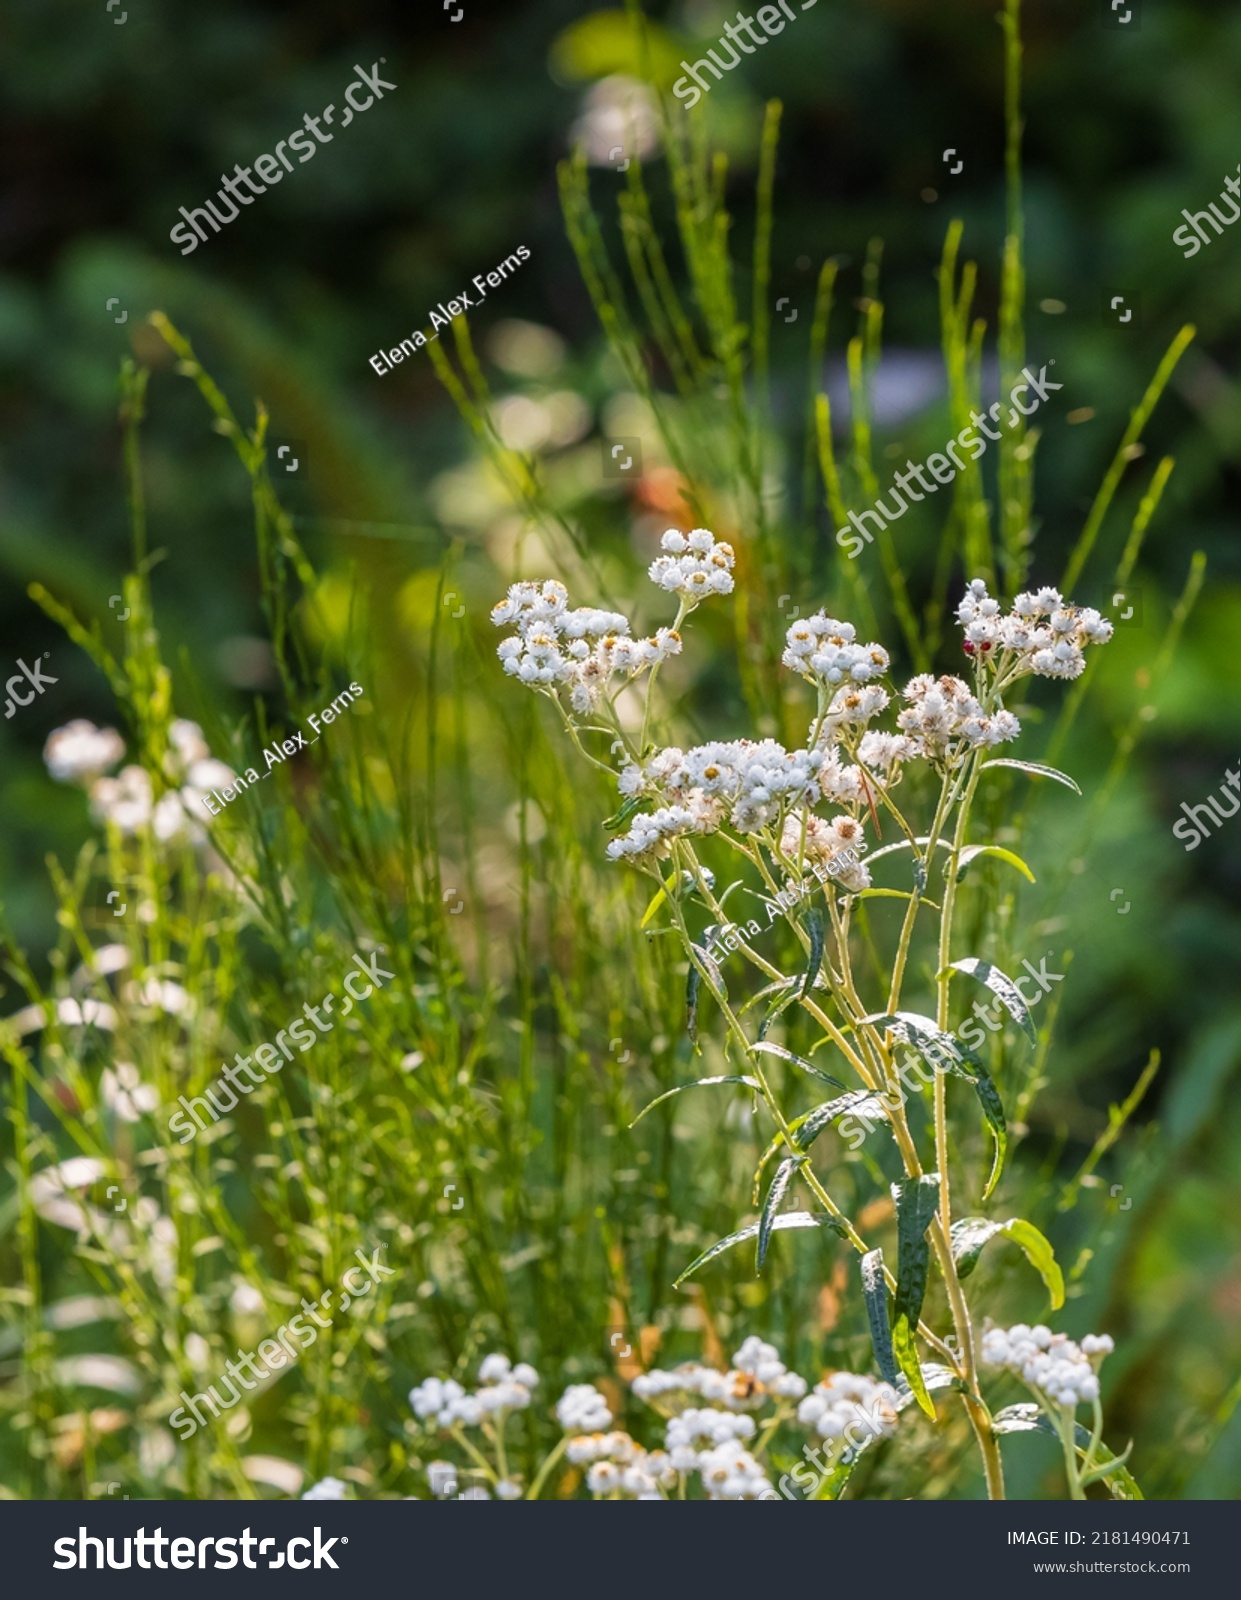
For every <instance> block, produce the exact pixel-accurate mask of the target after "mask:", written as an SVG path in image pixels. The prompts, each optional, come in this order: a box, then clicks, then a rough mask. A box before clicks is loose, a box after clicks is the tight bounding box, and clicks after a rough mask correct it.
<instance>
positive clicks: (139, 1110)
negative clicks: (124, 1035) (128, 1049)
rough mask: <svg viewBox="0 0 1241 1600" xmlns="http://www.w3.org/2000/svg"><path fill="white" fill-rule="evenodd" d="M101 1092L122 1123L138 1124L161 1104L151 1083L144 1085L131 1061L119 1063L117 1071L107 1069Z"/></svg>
mask: <svg viewBox="0 0 1241 1600" xmlns="http://www.w3.org/2000/svg"><path fill="white" fill-rule="evenodd" d="M99 1090H100V1093H101V1094H102V1095H103V1100H104V1104H105V1105H106V1106H107V1107H108V1109H109V1110H110V1111H112V1112H113V1113H114V1114H115V1115H116V1116H117V1117H119V1118H120V1120H121V1121H122V1122H137V1121H139V1120H140V1119H141V1118H142V1117H144V1116H150V1114H151V1112H152V1111H154V1110H155V1108H156V1106H157V1105H158V1104H159V1096H158V1095H157V1094H156V1092H155V1090H154V1089H153V1088H152V1087H151V1085H150V1084H149V1083H143V1081H142V1079H141V1078H140V1077H139V1075H138V1069H137V1067H135V1066H134V1064H133V1063H132V1062H131V1061H118V1062H117V1064H116V1069H115V1071H114V1070H113V1069H112V1068H111V1067H105V1068H104V1069H103V1075H102V1077H101V1078H100V1080H99Z"/></svg>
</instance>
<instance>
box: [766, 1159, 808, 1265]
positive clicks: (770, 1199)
mask: <svg viewBox="0 0 1241 1600" xmlns="http://www.w3.org/2000/svg"><path fill="white" fill-rule="evenodd" d="M805 1160H806V1158H805V1156H786V1157H785V1159H784V1160H783V1161H782V1162H781V1163H780V1165H779V1166H778V1167H777V1168H776V1175H775V1177H774V1178H773V1179H772V1180H771V1187H770V1188H769V1189H768V1191H767V1198H766V1200H764V1201H763V1210H762V1215H761V1216H760V1217H759V1219H758V1250H757V1253H756V1256H755V1265H754V1270H755V1272H756V1273H757V1272H761V1271H762V1270H763V1262H764V1261H765V1260H766V1259H767V1246H768V1245H769V1244H770V1243H771V1230H772V1225H773V1224H774V1223H775V1222H776V1221H777V1220H778V1214H779V1210H780V1202H781V1201H782V1200H783V1199H784V1197H785V1195H786V1194H787V1193H788V1187H789V1184H790V1183H792V1181H793V1179H794V1177H795V1176H796V1175H797V1169H798V1167H800V1166H803V1165H804V1163H805Z"/></svg>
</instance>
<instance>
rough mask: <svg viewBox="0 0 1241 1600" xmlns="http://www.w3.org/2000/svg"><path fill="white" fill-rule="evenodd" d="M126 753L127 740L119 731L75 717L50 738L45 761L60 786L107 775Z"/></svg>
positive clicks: (52, 733)
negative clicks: (98, 726) (99, 726)
mask: <svg viewBox="0 0 1241 1600" xmlns="http://www.w3.org/2000/svg"><path fill="white" fill-rule="evenodd" d="M124 754H125V741H124V740H123V739H122V738H121V736H120V734H119V733H117V731H116V729H115V728H97V727H96V726H95V724H94V723H93V722H88V721H87V720H86V718H85V717H75V718H74V720H73V721H72V722H67V723H66V724H65V726H64V727H63V728H56V729H54V730H53V731H52V732H51V733H49V734H48V736H47V743H46V744H45V745H44V746H43V760H44V761H45V763H46V764H47V770H48V771H49V772H50V773H51V775H52V777H53V778H55V779H56V781H57V783H82V782H84V781H85V780H87V779H90V778H98V777H100V776H101V775H102V774H103V773H105V772H107V771H108V769H109V768H110V767H114V766H115V765H116V763H117V762H118V761H119V760H120V759H121V757H122V756H123V755H124Z"/></svg>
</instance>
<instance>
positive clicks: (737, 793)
mask: <svg viewBox="0 0 1241 1600" xmlns="http://www.w3.org/2000/svg"><path fill="white" fill-rule="evenodd" d="M825 754H826V752H825V750H824V749H823V748H822V747H819V748H818V749H815V750H786V749H785V748H784V746H783V745H782V744H777V743H776V741H775V740H774V739H760V740H758V741H757V742H756V741H754V740H751V739H734V740H732V741H730V742H723V741H720V740H713V741H712V742H711V743H710V744H702V745H697V746H695V748H694V749H692V750H679V749H677V747H676V746H675V745H669V746H668V748H667V749H664V750H660V751H658V752H657V753H656V754H655V755H654V756H652V757H651V759H650V760H649V761H647V762H646V763H645V765H643V766H639V765H638V763H637V762H630V764H629V765H628V766H627V767H626V768H625V769H624V771H623V772H622V773H621V775H620V791H621V794H622V795H624V796H626V797H628V796H631V795H635V794H648V793H649V794H653V795H656V796H658V797H660V798H663V799H665V800H669V801H671V802H672V803H671V804H670V805H667V806H663V807H661V808H660V809H659V810H657V811H654V812H650V813H646V814H644V815H642V816H640V817H636V818H635V819H634V821H633V823H632V824H631V825H630V829H629V832H628V833H627V834H624V835H622V836H621V837H620V838H619V839H613V840H612V842H611V843H610V844H609V845H608V847H607V852H608V855H609V856H611V858H612V859H613V860H614V861H616V860H621V859H625V858H629V859H632V858H634V857H649V856H651V855H666V854H667V853H668V843H669V841H670V840H671V839H674V838H679V837H681V836H682V835H684V834H688V833H713V832H714V831H715V830H716V829H717V828H718V827H719V826H720V824H721V823H722V822H723V821H725V819H727V821H728V822H729V823H731V825H732V826H733V827H734V828H736V830H737V831H738V833H756V832H758V830H759V829H760V828H765V827H767V826H769V825H770V824H771V823H773V822H775V821H776V820H777V819H778V818H779V816H780V813H781V811H782V810H783V809H784V808H785V807H787V806H789V805H794V804H797V803H799V802H804V801H809V802H811V803H813V802H814V801H815V800H817V799H818V798H819V795H820V790H819V787H818V784H817V781H816V779H817V777H818V772H819V769H820V767H821V766H822V764H823V760H824V756H825Z"/></svg>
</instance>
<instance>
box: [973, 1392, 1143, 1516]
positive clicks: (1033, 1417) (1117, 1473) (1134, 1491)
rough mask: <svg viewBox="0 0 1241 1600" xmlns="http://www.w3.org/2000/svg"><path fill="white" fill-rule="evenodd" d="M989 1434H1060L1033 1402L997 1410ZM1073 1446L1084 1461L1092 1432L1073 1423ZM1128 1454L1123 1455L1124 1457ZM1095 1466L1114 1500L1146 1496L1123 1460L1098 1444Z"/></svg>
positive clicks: (1054, 1437) (1057, 1436)
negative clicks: (1102, 1469) (1119, 1491)
mask: <svg viewBox="0 0 1241 1600" xmlns="http://www.w3.org/2000/svg"><path fill="white" fill-rule="evenodd" d="M991 1431H992V1433H995V1434H999V1435H1001V1436H1002V1435H1004V1434H1006V1433H1045V1434H1046V1435H1047V1436H1048V1438H1051V1439H1055V1440H1056V1441H1057V1443H1059V1442H1060V1434H1059V1432H1058V1431H1057V1429H1056V1425H1055V1423H1054V1422H1052V1420H1051V1418H1050V1417H1048V1416H1045V1415H1044V1413H1043V1411H1042V1408H1041V1407H1040V1406H1037V1405H1035V1404H1034V1402H1033V1401H1030V1400H1025V1401H1022V1402H1021V1403H1020V1404H1019V1405H1015V1406H1005V1407H1004V1409H1003V1411H997V1412H996V1414H995V1415H994V1416H993V1417H992V1419H991ZM1073 1431H1074V1439H1073V1442H1074V1447H1075V1449H1076V1450H1077V1453H1078V1455H1079V1456H1080V1457H1081V1459H1082V1460H1083V1461H1084V1460H1085V1459H1086V1452H1087V1450H1088V1449H1089V1447H1090V1440H1091V1437H1092V1435H1091V1432H1090V1430H1089V1428H1083V1427H1082V1425H1081V1423H1080V1422H1075V1423H1074V1424H1073ZM1127 1453H1128V1452H1126V1454H1127ZM1094 1465H1095V1467H1096V1468H1098V1467H1104V1468H1106V1469H1107V1470H1106V1471H1105V1472H1104V1473H1102V1474H1101V1477H1102V1481H1103V1482H1104V1483H1106V1484H1107V1486H1108V1489H1109V1491H1110V1492H1111V1496H1112V1499H1113V1500H1144V1499H1145V1498H1146V1496H1145V1495H1144V1494H1143V1493H1142V1491H1141V1489H1140V1488H1139V1487H1138V1482H1137V1479H1136V1478H1135V1477H1134V1476H1133V1474H1132V1473H1131V1472H1130V1471H1129V1469H1128V1467H1127V1466H1125V1464H1124V1461H1123V1460H1122V1459H1121V1458H1120V1457H1119V1456H1116V1455H1113V1454H1112V1452H1111V1451H1110V1450H1109V1449H1108V1447H1107V1446H1106V1445H1105V1444H1103V1443H1102V1441H1100V1443H1099V1444H1097V1445H1096V1446H1095V1454H1094ZM1118 1489H1124V1490H1125V1493H1124V1494H1118V1493H1117V1490H1118Z"/></svg>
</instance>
